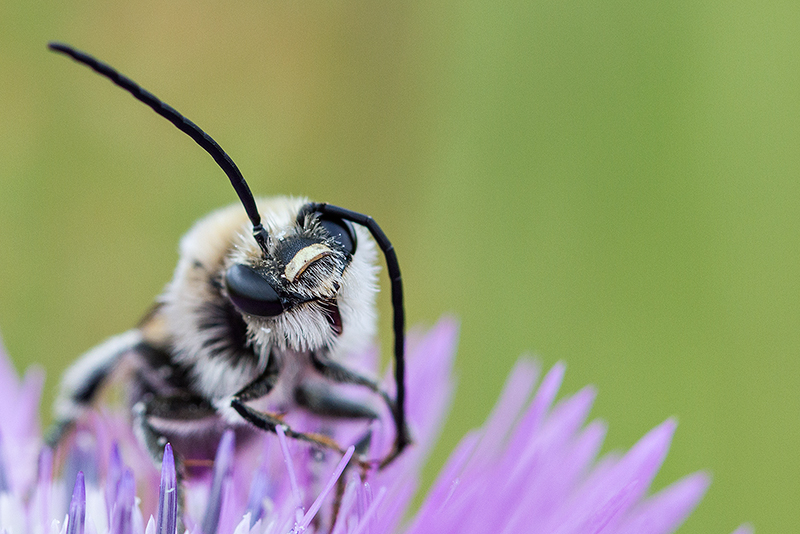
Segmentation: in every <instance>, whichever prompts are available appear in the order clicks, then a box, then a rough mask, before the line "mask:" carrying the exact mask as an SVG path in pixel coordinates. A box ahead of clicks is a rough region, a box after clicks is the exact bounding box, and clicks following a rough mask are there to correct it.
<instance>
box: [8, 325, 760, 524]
mask: <svg viewBox="0 0 800 534" xmlns="http://www.w3.org/2000/svg"><path fill="white" fill-rule="evenodd" d="M456 330H457V328H456V325H455V324H454V322H453V321H450V320H443V321H441V322H440V323H439V324H438V325H437V326H435V327H434V328H433V329H432V330H431V331H430V332H428V333H427V334H424V335H423V334H419V333H417V334H412V335H410V336H409V350H408V390H409V391H408V418H409V421H410V424H411V426H412V431H413V435H414V439H415V444H414V446H413V447H411V448H409V449H408V450H407V451H406V452H405V453H404V454H403V455H402V456H401V457H399V458H398V459H397V460H396V461H395V462H394V463H392V464H390V465H389V466H388V467H386V468H385V469H383V470H380V471H378V470H375V469H372V470H370V471H369V472H362V471H361V469H360V468H358V467H354V466H351V467H347V466H348V460H349V459H350V457H351V455H352V454H353V448H352V447H350V448H349V449H348V451H347V453H346V454H345V456H344V458H342V457H340V456H339V455H337V454H333V453H330V452H325V451H322V452H321V451H317V450H312V449H311V448H309V446H307V445H305V444H303V443H299V442H297V441H294V440H290V439H287V438H286V436H285V435H284V433H283V431H282V429H279V432H278V435H277V436H276V435H272V434H265V435H264V437H263V439H261V440H256V441H257V442H258V443H256V444H255V445H252V446H247V445H245V444H240V445H241V446H240V447H237V446H236V443H235V438H234V434H233V432H227V433H226V434H225V435H224V436H223V438H222V440H221V442H220V444H219V447H218V450H217V456H216V459H215V461H214V465H213V468H212V469H208V470H207V472H206V473H205V474H203V473H201V474H199V475H196V476H193V477H192V478H190V479H187V480H186V481H183V482H180V483H179V482H178V480H177V477H176V468H175V462H174V459H173V454H172V449H171V447H170V446H169V445H167V446H166V448H165V451H164V458H163V462H162V465H161V469H160V475H159V469H158V468H157V466H154V465H153V463H152V461H151V460H150V459H149V458H148V456H147V454H146V453H145V452H144V451H142V449H141V448H140V447H139V445H138V443H137V441H136V440H135V438H134V437H133V434H132V432H131V430H130V425H129V424H128V423H127V422H126V420H125V418H124V417H123V416H122V415H120V414H119V413H117V412H113V411H107V410H101V411H100V412H99V413H97V414H95V415H94V416H93V417H91V418H90V420H89V421H87V422H86V423H85V426H83V427H82V428H81V429H79V430H78V431H77V432H76V435H75V438H74V439H73V440H72V441H71V443H70V444H69V445H67V446H65V447H63V449H65V450H59V451H56V454H55V455H54V454H53V451H49V450H47V449H43V450H42V449H41V437H40V434H39V428H38V421H37V419H36V406H37V405H38V401H39V393H40V390H41V384H42V375H41V373H40V372H39V371H33V372H29V373H28V374H26V377H25V379H24V380H23V381H22V382H21V383H20V382H19V380H18V379H17V378H16V376H15V374H14V372H13V369H12V367H11V365H10V363H9V362H8V360H7V358H6V357H5V354H4V353H2V349H0V409H2V410H3V414H4V417H3V418H0V529H7V531H8V532H13V533H25V532H31V533H35V534H67V533H68V534H105V533H112V534H180V533H177V529H178V528H181V525H182V527H183V528H185V530H186V532H188V533H189V534H195V533H196V534H251V533H252V534H271V533H290V532H291V533H293V534H299V533H301V532H314V533H320V532H326V533H331V534H368V533H398V534H400V533H403V534H428V533H433V532H459V533H466V534H469V533H473V532H474V533H476V534H477V533H485V532H542V533H558V534H567V533H573V532H574V533H667V532H673V531H674V530H675V529H676V528H677V527H678V526H680V524H681V523H682V522H683V521H684V519H685V518H686V517H687V516H688V515H689V513H691V511H692V510H693V509H694V507H695V506H696V505H697V504H698V503H699V501H700V500H701V499H702V497H703V494H704V493H705V491H706V489H707V488H708V485H709V477H708V475H707V474H705V473H702V472H700V473H695V474H692V475H688V476H686V477H684V478H683V479H681V480H679V481H677V482H675V483H674V484H672V485H671V486H669V487H667V488H666V489H664V490H661V491H660V492H658V493H656V494H654V495H651V494H649V487H650V484H651V482H652V480H653V478H654V476H655V475H656V473H657V472H658V469H659V468H660V466H661V463H662V462H663V460H664V458H665V456H666V454H667V450H668V449H669V444H670V441H671V439H672V435H673V432H674V430H675V426H676V425H675V421H674V420H671V419H668V420H667V421H665V422H664V423H662V424H661V425H659V426H657V427H656V428H654V429H653V430H651V431H650V432H649V433H648V434H647V435H645V436H644V437H643V438H642V439H641V440H639V442H638V443H636V444H635V445H634V446H633V447H632V448H631V449H630V450H629V451H627V452H626V453H624V454H620V455H615V454H610V455H606V456H603V457H601V458H598V457H597V456H598V451H599V450H600V447H601V444H602V442H603V438H604V436H605V426H604V424H603V423H601V422H599V421H592V422H588V423H587V421H586V419H587V416H588V413H589V410H590V408H591V405H592V402H593V400H594V396H595V392H594V390H593V389H591V388H585V389H583V390H581V391H579V392H578V393H576V394H574V395H572V396H570V397H567V398H565V399H562V400H560V401H558V402H556V401H555V398H556V394H557V393H558V389H559V387H560V385H561V380H562V378H563V375H564V366H563V365H561V364H557V365H555V366H554V367H553V368H552V369H550V370H549V371H548V372H547V373H546V374H545V375H544V377H542V379H541V381H540V382H539V383H538V387H537V381H538V378H539V374H540V373H539V369H538V366H537V364H536V363H535V362H533V361H531V360H528V359H522V360H520V362H519V363H518V364H517V366H516V367H515V369H514V370H513V371H512V372H511V374H510V376H509V378H508V382H507V384H506V386H505V389H504V390H503V394H502V396H501V398H500V400H499V401H498V402H497V405H496V406H495V408H494V410H493V411H492V413H491V415H490V416H489V418H488V420H487V421H486V423H485V424H484V426H483V428H481V429H479V430H475V431H472V432H470V433H469V434H467V435H466V436H465V437H464V438H463V439H462V440H461V442H460V443H459V445H458V446H457V447H456V449H455V451H453V453H452V454H451V456H450V459H449V460H448V462H447V463H446V465H445V466H444V468H443V469H442V471H441V472H440V474H439V476H438V478H437V480H436V481H435V482H434V484H433V486H432V487H431V489H430V490H429V491H428V494H427V497H426V498H425V499H424V501H423V503H422V506H421V507H420V509H419V510H418V511H417V512H416V513H415V514H414V515H412V516H411V517H410V518H408V519H406V518H407V517H408V514H407V511H408V508H409V506H410V503H411V500H412V498H413V497H414V495H415V493H416V492H417V489H418V485H419V479H420V471H421V469H422V466H423V464H424V463H425V460H426V459H427V457H428V454H429V452H430V449H431V447H432V445H433V444H434V443H435V441H436V439H437V437H438V433H439V430H440V429H441V427H442V422H443V420H444V418H445V415H446V413H447V411H448V407H449V404H450V400H451V397H452V393H453V379H452V361H453V356H454V349H455V344H456V337H457V334H456ZM355 365H358V366H359V368H360V369H376V368H377V354H376V353H374V352H372V353H370V354H366V355H363V356H361V357H360V359H359V361H358V362H356V364H355ZM388 378H389V377H387V380H385V384H387V387H391V382H392V381H391V380H389V379H388ZM287 424H291V425H292V426H297V427H299V428H303V429H307V430H310V431H320V432H328V433H331V434H332V436H333V437H334V438H335V439H336V440H337V441H338V442H339V443H342V444H350V443H355V442H357V441H358V440H359V438H360V437H362V436H363V435H364V434H365V431H367V430H369V432H370V435H371V441H370V449H371V450H370V456H371V457H373V458H380V457H381V456H382V455H383V454H384V453H385V452H386V451H387V450H389V448H390V447H391V441H392V439H393V436H392V435H391V429H392V424H391V417H390V414H389V413H388V412H385V413H383V414H382V417H381V418H380V419H379V420H378V421H376V422H373V423H372V424H371V425H370V426H369V428H365V427H364V424H362V423H355V422H353V423H348V422H333V423H332V422H330V421H325V420H324V419H320V418H315V417H312V416H310V415H308V414H303V413H291V414H289V415H288V416H287ZM40 450H41V454H38V453H39V451H40ZM37 454H38V457H37ZM54 456H55V458H56V460H58V459H60V462H59V461H57V462H56V463H57V464H58V463H61V464H63V468H62V469H61V472H63V477H64V478H61V479H59V478H56V479H54V477H53V469H52V466H53V461H54ZM71 481H74V489H72V491H71V492H70V491H68V490H67V489H66V488H73V483H72V482H71ZM159 481H160V482H159ZM137 489H138V495H139V498H138V499H137V498H136V497H135V495H136V490H137ZM181 493H183V502H184V503H185V509H184V512H185V513H184V515H183V517H182V518H178V517H177V510H178V502H179V500H180V499H181ZM144 518H149V519H148V520H147V521H145V520H144ZM751 532H752V529H751V528H750V527H748V526H742V527H739V529H737V530H736V532H735V534H746V533H751Z"/></svg>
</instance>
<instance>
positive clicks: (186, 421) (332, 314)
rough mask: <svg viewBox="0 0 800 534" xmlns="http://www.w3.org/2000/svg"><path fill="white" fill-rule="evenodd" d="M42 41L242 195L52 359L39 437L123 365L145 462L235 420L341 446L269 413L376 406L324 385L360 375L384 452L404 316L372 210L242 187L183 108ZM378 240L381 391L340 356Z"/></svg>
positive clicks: (369, 305)
mask: <svg viewBox="0 0 800 534" xmlns="http://www.w3.org/2000/svg"><path fill="white" fill-rule="evenodd" d="M48 46H49V48H50V49H51V50H53V51H55V52H58V53H61V54H65V55H67V56H69V57H71V58H72V59H73V60H75V61H77V62H78V63H81V64H83V65H86V66H88V67H90V68H91V69H93V70H94V71H96V72H97V73H99V74H100V75H102V76H104V77H106V78H108V79H110V80H111V81H112V82H113V83H114V84H116V85H117V86H119V87H121V88H123V89H125V90H126V91H128V92H129V93H131V94H132V95H133V96H134V97H135V98H136V99H137V100H139V101H141V102H143V103H144V104H147V105H148V106H150V107H151V108H152V109H153V110H154V111H155V112H156V113H157V114H158V115H160V116H161V117H164V118H165V119H167V120H168V121H170V122H171V123H172V124H174V125H175V126H176V127H177V128H178V129H179V130H181V131H182V132H184V133H185V134H187V135H188V136H189V137H191V138H192V139H193V140H194V141H195V142H196V143H197V144H198V145H200V146H201V147H202V148H203V149H204V150H205V151H206V152H208V154H210V155H211V157H213V158H214V160H215V161H216V162H217V164H218V165H219V167H220V168H221V169H222V170H223V171H224V172H225V174H226V175H227V176H228V178H229V179H230V182H231V184H232V185H233V188H234V190H235V191H236V193H237V195H238V197H239V200H240V201H241V204H242V205H243V206H244V211H242V210H241V208H240V207H239V206H238V205H234V206H230V207H228V208H225V209H222V210H219V211H216V212H213V213H211V214H210V215H208V216H206V217H205V218H203V219H201V220H200V221H198V222H197V223H196V224H195V225H194V227H193V228H191V230H189V232H188V233H187V234H186V235H185V236H184V237H183V239H182V240H181V242H180V259H179V261H178V265H177V267H176V269H175V274H174V277H173V279H172V281H171V282H170V283H169V284H167V286H166V288H165V289H164V292H163V293H162V294H161V295H160V296H159V297H158V298H157V299H156V303H155V305H154V306H153V308H152V310H151V311H150V312H149V313H148V314H147V315H146V316H145V317H144V319H143V320H142V321H141V323H140V324H139V325H138V326H137V327H136V328H133V329H131V330H129V331H127V332H125V333H122V334H119V335H117V336H115V337H112V338H110V339H108V340H107V341H105V342H103V343H101V344H100V345H98V346H97V347H95V348H93V349H91V350H90V351H88V352H87V353H85V354H84V355H83V356H81V357H80V358H79V359H78V360H77V361H76V362H75V363H74V364H72V366H71V367H70V368H69V369H68V370H67V371H66V373H65V374H64V376H63V378H62V382H61V388H60V392H59V394H58V397H57V399H56V401H55V406H54V412H55V423H54V424H53V427H52V428H51V431H50V432H49V435H48V438H47V441H48V443H49V444H50V445H51V446H54V447H55V446H57V445H58V444H59V443H60V442H61V441H62V440H63V439H64V436H65V435H67V434H68V433H69V431H70V429H71V428H73V427H74V426H75V424H76V422H77V421H79V420H80V418H81V417H82V416H83V415H84V414H85V413H86V411H87V409H88V408H89V407H90V405H91V404H92V402H93V400H95V398H96V397H97V396H98V392H99V391H100V390H101V389H102V386H104V385H105V384H106V383H107V382H108V381H109V380H110V377H111V376H112V375H116V374H117V371H120V370H123V369H124V370H125V373H124V374H125V376H126V381H127V386H128V388H127V389H128V394H129V397H130V406H131V408H132V413H133V424H134V429H135V431H136V434H137V436H138V437H139V439H140V441H142V443H143V444H144V445H145V447H146V448H147V450H148V451H149V452H150V454H151V456H152V457H153V458H154V460H156V461H157V462H160V460H161V454H162V452H163V446H164V444H165V443H166V441H167V440H169V441H170V442H172V444H173V447H174V448H175V449H176V451H177V450H181V449H182V450H183V451H185V452H184V453H183V456H184V458H185V459H190V458H191V456H192V455H193V454H195V455H198V456H200V457H202V456H207V454H208V451H209V450H210V451H213V449H214V448H215V447H216V442H218V440H219V436H220V435H221V433H222V432H223V431H224V430H225V429H226V428H231V427H233V428H235V429H238V430H239V431H242V433H244V434H247V433H248V432H250V433H257V432H258V431H257V430H253V429H261V430H262V431H268V432H275V431H276V429H277V427H278V426H279V425H280V426H282V427H283V428H284V431H285V433H286V435H287V436H289V437H292V438H294V439H297V440H302V441H305V442H308V443H310V444H312V445H314V446H316V447H320V448H322V449H330V450H334V451H338V452H340V453H341V452H343V449H342V447H341V446H340V445H339V444H338V443H336V442H335V441H334V440H333V439H331V438H329V437H327V436H325V435H322V434H317V433H309V432H303V431H299V430H295V429H292V428H289V427H288V426H286V425H285V423H284V422H283V419H282V413H283V412H282V411H283V410H287V409H291V408H292V407H300V408H304V409H306V410H308V411H310V412H311V413H314V414H319V415H324V416H330V417H344V418H352V419H364V420H370V419H375V418H377V417H378V415H377V413H376V411H375V409H374V408H373V407H371V406H370V405H368V404H367V403H366V402H364V401H360V402H359V401H355V400H353V399H349V398H347V397H344V396H342V395H341V394H338V393H337V392H336V391H335V390H336V388H335V386H336V385H337V384H354V385H358V386H363V387H365V388H367V389H368V390H371V391H372V392H374V394H376V395H377V396H379V397H380V398H381V399H382V401H383V402H384V403H385V404H386V405H387V407H388V409H389V411H390V412H391V415H392V419H393V424H394V430H395V438H394V442H393V446H392V448H391V450H389V451H388V453H387V454H386V455H385V456H384V457H383V458H380V459H375V460H370V462H371V463H373V464H375V463H377V464H378V466H380V467H383V466H386V465H387V464H389V463H390V462H392V460H394V459H395V458H396V457H397V456H398V455H399V454H400V453H401V452H402V451H403V450H404V449H405V448H406V446H408V445H409V444H410V442H411V438H410V433H409V430H408V427H407V424H406V415H405V380H404V375H405V371H404V368H405V360H404V334H405V324H404V323H405V320H404V308H403V290H402V281H401V276H400V266H399V263H398V261H397V255H396V253H395V251H394V248H393V246H392V244H391V243H390V241H389V239H388V238H387V237H386V235H385V234H384V233H383V231H382V230H381V228H380V227H379V226H378V224H377V223H376V222H375V221H374V220H373V219H372V218H371V217H368V216H366V215H363V214H360V213H356V212H354V211H350V210H347V209H344V208H340V207H337V206H333V205H330V204H325V203H317V202H310V201H308V200H306V199H301V198H290V197H275V198H265V199H260V200H258V201H256V200H255V199H254V197H253V195H252V193H251V192H250V188H249V186H248V185H247V182H246V181H245V179H244V177H243V176H242V174H241V172H240V171H239V169H238V168H237V166H236V164H235V163H234V162H233V160H232V159H231V158H230V157H229V156H228V154H227V153H225V151H224V150H223V149H222V148H221V147H220V146H219V145H218V144H217V143H216V142H215V141H214V140H213V139H212V138H211V137H210V136H209V135H208V134H206V133H205V132H204V131H203V130H201V129H200V128H199V127H198V126H197V125H195V124H194V123H193V122H192V121H190V120H189V119H187V118H186V117H184V116H183V115H181V114H180V113H179V112H178V111H176V110H175V109H174V108H172V107H171V106H169V105H167V104H165V103H164V102H163V101H161V100H160V99H159V98H157V97H156V96H155V95H153V94H152V93H150V92H148V91H146V90H145V89H143V88H142V87H140V86H139V85H138V84H137V83H135V82H134V81H132V80H131V79H129V78H127V77H125V76H123V75H122V74H120V73H119V72H117V71H116V70H115V69H114V68H112V67H111V66H109V65H107V64H105V63H103V62H101V61H99V60H97V59H95V58H94V57H92V56H90V55H87V54H85V53H83V52H81V51H79V50H76V49H75V48H73V47H71V46H69V45H65V44H62V43H50V44H49V45H48ZM262 214H263V217H262ZM376 245H377V247H376ZM378 249H380V251H381V252H382V253H383V255H384V257H385V260H386V265H387V268H388V273H389V279H390V281H391V282H390V283H391V292H392V307H393V313H394V377H395V384H396V388H395V389H396V392H395V395H394V397H392V396H391V395H389V394H388V393H387V392H386V391H385V390H383V389H382V388H381V387H380V385H379V384H378V382H377V381H376V380H374V379H373V378H371V377H369V376H366V375H364V374H362V373H360V372H359V371H357V370H354V369H351V368H350V367H348V366H347V365H346V364H345V363H344V362H346V360H347V357H348V355H351V354H353V353H354V352H356V351H359V350H362V349H364V348H365V346H366V345H367V344H368V343H370V341H371V339H372V337H373V335H374V333H375V330H376V325H375V315H376V314H375V297H376V293H377V290H378V282H377V272H378V266H377V257H378ZM320 379H321V380H320ZM265 406H266V407H265ZM275 407H278V408H275ZM287 407H288V408H287ZM276 410H278V411H276ZM248 429H250V430H248ZM366 438H368V436H365V439H366ZM201 449H208V450H201ZM362 461H365V462H366V461H367V460H363V459H362Z"/></svg>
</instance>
